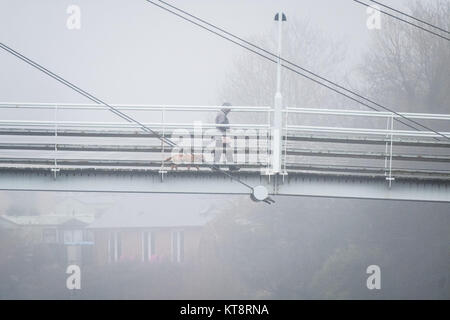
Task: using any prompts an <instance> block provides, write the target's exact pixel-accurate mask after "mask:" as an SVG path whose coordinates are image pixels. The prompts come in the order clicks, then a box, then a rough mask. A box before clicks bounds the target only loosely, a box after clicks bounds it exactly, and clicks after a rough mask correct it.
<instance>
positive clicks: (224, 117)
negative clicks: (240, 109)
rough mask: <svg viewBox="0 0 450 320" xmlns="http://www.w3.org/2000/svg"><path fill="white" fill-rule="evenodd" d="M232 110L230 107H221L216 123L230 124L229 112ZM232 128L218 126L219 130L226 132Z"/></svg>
mask: <svg viewBox="0 0 450 320" xmlns="http://www.w3.org/2000/svg"><path fill="white" fill-rule="evenodd" d="M229 112H230V109H229V108H223V109H221V110H220V111H219V112H218V113H217V116H216V124H222V125H224V124H225V125H226V124H229V123H230V122H229V120H228V117H227V115H228V113H229ZM229 128H230V126H217V130H219V131H221V132H222V133H225V132H226V131H227V130H228V129H229Z"/></svg>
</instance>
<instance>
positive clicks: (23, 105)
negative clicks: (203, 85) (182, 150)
mask: <svg viewBox="0 0 450 320" xmlns="http://www.w3.org/2000/svg"><path fill="white" fill-rule="evenodd" d="M110 105H111V106H112V107H114V108H117V109H119V110H132V111H162V110H166V111H218V110H220V109H222V108H223V106H214V105H212V106H203V105H198V106H195V105H160V104H154V105H147V104H110ZM55 107H58V109H63V110H64V109H70V110H109V107H107V106H104V105H100V104H76V103H22V102H0V109H7V108H17V109H19V108H24V109H25V108H29V109H53V108H55ZM227 108H230V109H232V110H233V111H248V112H250V111H253V112H267V111H271V110H272V109H271V107H269V106H230V107H227Z"/></svg>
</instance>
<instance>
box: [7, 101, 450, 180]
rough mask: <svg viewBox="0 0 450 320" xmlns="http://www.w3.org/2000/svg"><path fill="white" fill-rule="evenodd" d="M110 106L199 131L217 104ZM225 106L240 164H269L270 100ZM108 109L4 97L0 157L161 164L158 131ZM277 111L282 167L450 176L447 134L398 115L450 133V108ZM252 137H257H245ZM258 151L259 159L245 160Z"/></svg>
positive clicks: (208, 124)
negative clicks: (422, 127)
mask: <svg viewBox="0 0 450 320" xmlns="http://www.w3.org/2000/svg"><path fill="white" fill-rule="evenodd" d="M114 108H116V109H118V110H121V111H123V112H125V113H127V114H132V115H133V117H134V118H136V119H137V120H139V122H141V123H142V124H144V125H145V126H148V127H149V128H151V129H152V130H155V131H156V132H157V133H158V134H160V135H163V136H164V137H169V138H176V135H177V134H178V135H179V134H180V132H185V134H186V135H188V136H189V137H190V138H192V139H195V137H196V133H198V129H199V126H200V127H201V130H202V131H201V132H202V135H204V134H205V132H209V130H215V129H216V128H217V125H216V124H214V122H213V116H214V114H215V112H217V111H218V110H220V109H221V108H222V106H176V105H124V104H122V105H114ZM231 109H232V111H233V113H232V114H233V116H234V115H235V119H238V120H239V121H233V123H232V124H230V125H229V127H230V131H231V135H232V136H233V139H234V140H235V144H234V145H233V148H234V149H233V150H234V153H235V154H244V157H242V158H240V160H239V161H241V162H242V163H241V164H242V167H243V169H244V170H249V171H252V170H259V171H261V172H263V173H265V174H270V164H271V160H270V157H271V154H272V150H271V141H272V132H271V128H272V124H271V122H272V120H273V112H274V110H273V109H272V108H271V107H266V106H261V107H259V106H256V107H254V106H233V107H231ZM107 110H108V107H106V106H101V105H92V104H60V103H58V104H48V103H0V165H2V166H14V167H17V166H19V165H20V166H25V167H27V166H42V167H46V168H53V169H55V170H56V169H61V168H63V169H64V168H69V167H103V168H105V167H111V168H114V167H127V168H128V167H129V168H134V167H139V168H146V167H148V168H154V169H155V168H156V169H158V170H160V166H161V163H162V164H164V160H166V159H167V158H168V157H169V156H170V155H171V153H172V151H173V150H172V149H171V148H168V147H167V146H166V145H164V144H163V143H161V141H159V140H158V139H157V137H156V136H154V135H151V134H148V133H145V132H141V131H140V130H139V129H140V125H139V124H137V123H128V122H124V121H123V120H121V119H120V118H119V119H117V117H116V116H115V115H112V114H111V113H106V112H105V111H107ZM283 111H284V114H283V134H282V155H281V157H282V159H281V162H282V169H283V172H282V173H283V174H290V173H320V174H352V175H353V174H364V175H368V174H370V175H384V176H385V177H386V179H387V180H388V181H389V183H392V181H394V179H395V178H396V177H410V176H419V177H431V176H433V177H434V178H448V177H450V167H449V163H450V155H449V150H450V144H449V142H448V140H446V139H445V138H443V137H442V136H441V135H439V134H436V133H435V132H432V131H428V130H415V129H413V128H410V127H407V126H405V125H404V124H402V123H401V122H399V121H398V120H400V121H402V122H404V123H407V120H405V118H404V117H406V118H408V119H413V120H415V121H418V122H421V123H422V122H423V123H426V124H427V126H429V127H431V128H436V127H437V128H444V130H440V131H439V132H440V134H443V135H447V136H449V137H450V132H448V130H445V129H448V128H450V123H449V121H450V115H445V114H426V113H401V114H394V113H389V112H374V111H361V110H333V109H314V108H285V109H284V110H283ZM97 119H105V121H97ZM199 119H201V120H203V121H201V122H200V121H198V120H199ZM344 119H345V121H344ZM412 127H417V126H415V125H412ZM254 137H255V141H256V142H255V143H254V144H251V143H248V140H251V138H254ZM178 140H179V139H178ZM178 140H177V141H178ZM242 140H243V141H244V143H239V141H241V142H242ZM245 141H247V142H245ZM208 143H209V142H208ZM213 144H214V143H213ZM209 146H210V147H211V143H209ZM204 148H205V145H201V146H200V147H199V146H198V145H195V144H194V145H193V146H191V148H190V149H189V150H190V151H191V152H193V153H199V152H200V153H201V152H202V151H204ZM255 153H256V154H257V155H258V157H257V158H256V159H257V160H256V161H253V162H251V161H249V157H250V155H251V154H255ZM254 159H255V158H253V160H254ZM194 162H200V163H198V164H199V165H200V168H201V162H202V161H197V160H196V161H194ZM181 167H184V168H187V166H184V165H183V166H181ZM162 171H167V170H162Z"/></svg>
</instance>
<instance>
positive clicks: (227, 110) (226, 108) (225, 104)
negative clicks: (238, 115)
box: [221, 102, 231, 114]
mask: <svg viewBox="0 0 450 320" xmlns="http://www.w3.org/2000/svg"><path fill="white" fill-rule="evenodd" d="M222 107H225V108H222V109H221V110H222V112H223V113H225V114H227V113H229V112H230V111H231V109H230V108H228V107H231V103H229V102H225V103H223V104H222Z"/></svg>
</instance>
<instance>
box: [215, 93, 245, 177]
mask: <svg viewBox="0 0 450 320" xmlns="http://www.w3.org/2000/svg"><path fill="white" fill-rule="evenodd" d="M222 107H223V108H222V109H220V111H219V112H218V113H217V115H216V120H215V123H216V125H218V126H217V127H216V128H217V130H218V131H219V133H220V134H218V135H217V136H216V149H215V151H214V163H215V164H218V163H219V162H220V159H221V157H222V153H225V155H226V160H227V161H226V163H227V164H230V167H229V170H230V171H237V170H239V169H240V168H239V167H238V166H236V165H235V164H234V160H233V150H232V149H231V146H230V143H229V138H228V137H227V132H228V130H229V129H230V126H229V124H230V121H229V120H228V114H229V113H230V111H231V108H230V107H231V104H230V103H229V102H225V103H224V104H222Z"/></svg>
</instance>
